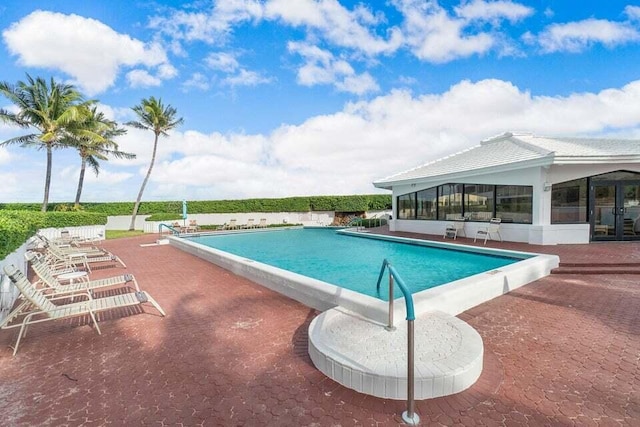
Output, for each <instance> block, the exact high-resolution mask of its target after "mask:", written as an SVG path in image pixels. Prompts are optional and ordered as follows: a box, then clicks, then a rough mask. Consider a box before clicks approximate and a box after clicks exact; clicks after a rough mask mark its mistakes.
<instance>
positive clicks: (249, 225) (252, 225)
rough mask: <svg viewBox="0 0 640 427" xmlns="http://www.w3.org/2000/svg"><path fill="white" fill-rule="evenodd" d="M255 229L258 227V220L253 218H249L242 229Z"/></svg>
mask: <svg viewBox="0 0 640 427" xmlns="http://www.w3.org/2000/svg"><path fill="white" fill-rule="evenodd" d="M255 227H256V220H255V219H253V218H249V219H248V220H247V223H246V224H245V225H243V226H242V227H241V228H255Z"/></svg>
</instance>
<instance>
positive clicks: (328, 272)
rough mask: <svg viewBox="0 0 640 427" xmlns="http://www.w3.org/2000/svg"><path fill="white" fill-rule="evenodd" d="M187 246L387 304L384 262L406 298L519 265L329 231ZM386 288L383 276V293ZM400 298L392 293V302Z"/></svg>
mask: <svg viewBox="0 0 640 427" xmlns="http://www.w3.org/2000/svg"><path fill="white" fill-rule="evenodd" d="M190 240H192V241H194V242H197V243H200V244H203V245H206V246H209V247H212V248H216V249H220V250H222V251H225V252H229V253H232V254H234V255H238V256H241V257H244V258H248V259H252V260H255V261H259V262H262V263H265V264H269V265H272V266H274V267H278V268H281V269H284V270H289V271H292V272H294V273H298V274H302V275H304V276H308V277H312V278H315V279H319V280H322V281H325V282H328V283H331V284H334V285H336V286H340V287H342V288H347V289H351V290H353V291H356V292H359V293H362V294H366V295H370V296H373V297H376V298H380V299H383V300H386V299H388V296H387V295H386V294H387V292H388V291H384V292H382V295H377V294H376V282H377V280H378V274H379V273H380V266H381V264H382V260H383V259H385V258H386V259H388V260H389V261H390V262H391V264H393V265H394V266H395V268H396V270H397V271H398V273H399V274H400V276H402V278H403V279H404V281H405V283H406V285H407V286H408V287H409V290H410V291H411V293H416V292H420V291H422V290H425V289H429V288H432V287H435V286H438V285H442V284H444V283H448V282H452V281H454V280H457V279H462V278H464V277H468V276H472V275H474V274H478V273H482V272H485V271H490V270H493V269H496V268H500V267H504V266H505V265H509V264H513V263H514V262H517V261H520V260H521V259H522V258H511V257H502V256H493V255H484V254H478V253H472V252H464V251H457V250H450V249H440V248H434V247H427V246H420V245H412V244H407V243H398V242H390V241H386V240H376V239H370V238H363V237H355V236H348V235H343V234H339V233H336V232H335V230H332V229H288V230H278V231H269V232H260V233H238V234H219V235H213V236H202V237H197V238H190ZM386 283H387V278H386V275H385V278H384V279H383V286H382V288H383V289H385V287H386ZM399 293H400V292H399V291H396V297H398V296H399Z"/></svg>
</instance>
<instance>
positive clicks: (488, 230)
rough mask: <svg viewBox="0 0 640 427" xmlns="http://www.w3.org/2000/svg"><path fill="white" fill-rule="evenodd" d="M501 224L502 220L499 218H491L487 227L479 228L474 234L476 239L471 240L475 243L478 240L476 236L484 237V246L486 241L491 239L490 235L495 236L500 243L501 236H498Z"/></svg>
mask: <svg viewBox="0 0 640 427" xmlns="http://www.w3.org/2000/svg"><path fill="white" fill-rule="evenodd" d="M501 222H502V220H501V219H500V218H492V219H491V221H489V225H487V226H486V227H482V228H480V229H479V230H478V231H477V232H476V237H475V238H474V239H473V241H474V242H475V241H476V240H477V239H478V236H480V237H482V236H484V244H485V245H486V244H487V239H489V238H491V235H492V234H497V235H498V238H499V239H500V241H501V242H502V236H501V235H500V223H501Z"/></svg>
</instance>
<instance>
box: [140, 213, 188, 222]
mask: <svg viewBox="0 0 640 427" xmlns="http://www.w3.org/2000/svg"><path fill="white" fill-rule="evenodd" d="M179 219H182V214H174V213H156V214H153V215H151V216H150V217H147V218H146V219H145V221H177V220H179Z"/></svg>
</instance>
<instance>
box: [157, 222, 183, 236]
mask: <svg viewBox="0 0 640 427" xmlns="http://www.w3.org/2000/svg"><path fill="white" fill-rule="evenodd" d="M162 227H166V228H168V229H169V230H171V231H173V234H174V235H178V234H180V230H176V229H175V228H173V227H172V226H170V225H167V224H160V225H159V226H158V233H160V234H162Z"/></svg>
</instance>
